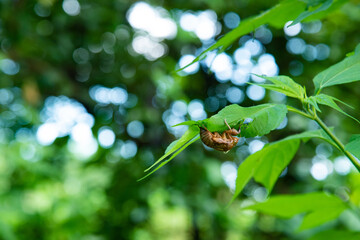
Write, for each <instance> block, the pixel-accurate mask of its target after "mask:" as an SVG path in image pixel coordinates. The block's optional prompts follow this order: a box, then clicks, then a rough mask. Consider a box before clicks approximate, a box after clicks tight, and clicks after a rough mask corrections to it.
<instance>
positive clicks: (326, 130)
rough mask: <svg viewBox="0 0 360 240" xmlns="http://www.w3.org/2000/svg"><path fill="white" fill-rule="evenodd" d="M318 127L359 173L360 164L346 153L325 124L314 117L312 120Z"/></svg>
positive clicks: (342, 145)
mask: <svg viewBox="0 0 360 240" xmlns="http://www.w3.org/2000/svg"><path fill="white" fill-rule="evenodd" d="M313 119H314V120H315V121H316V122H317V123H318V124H319V126H320V127H321V128H322V129H323V130H324V131H325V132H326V134H327V135H328V136H329V137H330V138H331V139H332V140H333V141H334V142H335V144H336V145H337V146H338V147H339V149H340V150H341V151H342V152H343V153H344V154H345V156H346V157H347V158H349V159H350V161H351V162H352V163H353V164H354V166H355V167H356V169H357V170H358V171H359V172H360V162H359V161H358V160H357V159H356V158H355V157H354V156H353V155H352V154H351V153H349V152H348V151H346V150H345V146H344V144H342V142H340V140H339V139H338V138H337V137H336V136H335V135H334V134H333V133H332V132H331V131H330V129H329V128H328V127H327V126H326V125H325V123H324V122H323V121H322V120H321V119H320V118H319V117H318V116H316V115H315V117H314V118H313Z"/></svg>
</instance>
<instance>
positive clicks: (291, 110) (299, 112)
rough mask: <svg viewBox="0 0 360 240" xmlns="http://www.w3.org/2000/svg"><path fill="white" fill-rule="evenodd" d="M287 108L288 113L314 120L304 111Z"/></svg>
mask: <svg viewBox="0 0 360 240" xmlns="http://www.w3.org/2000/svg"><path fill="white" fill-rule="evenodd" d="M286 107H287V109H288V111H290V112H294V113H297V114H299V115H302V116H304V117H306V118H309V119H311V120H313V119H314V118H313V117H312V116H311V115H309V114H307V113H305V112H303V111H300V110H299V109H296V108H294V107H291V106H286Z"/></svg>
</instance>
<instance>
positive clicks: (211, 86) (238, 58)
mask: <svg viewBox="0 0 360 240" xmlns="http://www.w3.org/2000/svg"><path fill="white" fill-rule="evenodd" d="M334 2H335V3H336V4H338V5H339V6H338V7H337V8H336V9H334V10H333V11H329V12H328V13H327V14H326V15H324V17H323V18H322V19H321V20H314V21H310V22H305V23H301V24H300V23H299V24H297V25H295V26H294V27H292V28H286V27H285V28H283V29H276V28H273V27H271V26H268V25H263V26H261V27H259V28H257V29H254V31H253V32H252V33H251V34H249V35H246V36H243V37H241V38H240V39H239V40H238V41H236V42H235V43H234V44H232V45H231V46H229V47H228V49H226V51H225V52H224V53H220V54H219V55H218V56H217V57H215V55H216V54H215V53H212V54H209V56H208V57H206V58H205V59H204V60H202V61H201V63H200V64H199V63H197V64H194V65H192V66H191V67H189V68H187V69H185V70H184V71H181V72H179V73H175V72H174V71H175V70H176V69H178V68H180V67H184V66H185V65H186V64H188V63H189V62H191V61H192V60H193V59H194V58H195V56H197V55H198V54H200V53H201V51H203V50H205V49H206V48H207V47H209V46H211V45H212V44H213V43H214V42H215V41H216V40H218V39H219V38H220V37H221V36H222V35H224V34H226V33H227V32H229V31H230V30H231V29H234V28H235V27H236V26H238V25H239V24H241V22H242V21H243V19H246V18H248V17H250V16H253V15H257V14H259V13H261V12H262V11H264V10H266V9H269V8H271V7H273V6H274V5H275V4H276V3H277V1H264V0H261V1H247V0H246V1H235V0H230V1H226V2H224V1H219V0H211V1H208V0H202V1H186V2H184V1H147V2H134V1H125V0H118V1H109V0H105V1H101V2H100V1H82V0H64V1H54V0H39V1H32V0H30V1H21V0H18V1H12V0H1V1H0V48H1V49H0V150H1V153H2V154H0V216H1V217H0V239H6V240H13V239H54V240H55V239H84V240H85V239H86V240H87V239H89V240H95V239H99V240H100V239H134V240H142V239H178V240H181V239H229V240H230V239H308V238H310V237H311V236H314V235H315V234H317V233H319V232H322V231H328V230H331V229H332V230H339V231H340V230H343V231H344V233H343V234H344V235H342V236H347V235H346V234H348V235H349V236H350V235H351V234H353V233H349V232H346V231H360V214H359V213H357V212H358V207H359V206H360V175H359V173H357V172H356V170H354V169H353V167H352V166H351V163H350V162H349V161H348V160H347V159H346V158H344V157H343V156H342V155H341V153H340V152H339V151H337V150H336V149H335V148H333V147H331V146H330V145H329V144H326V143H323V142H320V141H317V140H312V141H310V142H309V143H308V144H306V145H301V151H299V152H298V153H297V154H296V156H295V159H294V160H293V161H292V163H291V164H290V165H289V167H288V168H286V170H285V171H284V172H283V174H282V175H281V178H280V179H279V180H278V181H277V183H276V185H275V187H274V190H273V193H274V194H280V193H281V194H285V193H286V194H290V193H292V194H294V193H304V192H313V191H325V192H329V193H332V194H335V195H337V196H340V198H341V199H343V200H344V201H347V200H349V199H351V202H352V203H353V204H354V208H355V210H354V211H346V212H344V213H343V214H342V215H341V216H340V217H339V218H338V219H337V220H335V221H331V222H329V223H327V224H324V225H322V226H320V227H317V228H314V229H311V230H306V231H302V232H298V231H296V229H297V228H298V227H299V223H300V220H301V216H295V217H292V218H290V219H287V220H284V219H277V218H275V217H273V216H269V215H264V214H258V213H256V212H254V211H250V210H247V211H243V210H241V207H243V206H246V205H248V204H249V203H251V202H254V201H259V202H261V201H264V200H265V199H266V196H267V192H266V189H265V188H264V187H262V186H261V185H259V184H257V183H255V182H251V183H250V184H248V185H247V186H246V187H245V189H244V192H243V194H242V196H241V197H240V198H239V199H238V200H235V201H234V202H233V204H232V205H230V206H229V207H226V206H227V204H228V202H229V201H230V199H231V197H232V192H233V191H234V184H235V178H236V170H237V167H238V166H239V165H240V163H241V162H242V161H243V160H244V159H245V158H246V157H247V156H249V155H250V154H252V153H254V152H255V151H257V150H259V149H260V148H261V147H262V146H264V144H265V143H267V142H271V141H275V140H278V139H282V138H284V137H286V136H287V135H289V134H291V133H297V132H299V131H301V130H307V129H310V130H311V129H315V128H316V126H315V124H314V122H313V121H310V120H307V119H303V118H301V117H299V116H297V115H294V114H289V115H288V117H287V118H286V121H284V122H283V124H282V125H281V128H279V129H278V130H276V131H274V132H272V134H271V135H268V136H264V137H261V138H247V139H244V138H242V139H241V140H240V143H239V146H237V147H236V148H234V149H233V150H232V151H230V152H229V153H228V154H223V153H219V152H215V151H212V150H211V149H209V148H206V147H204V146H203V145H202V144H201V143H200V142H198V143H197V144H192V145H191V146H190V147H189V148H188V149H186V150H185V151H184V152H182V153H181V154H179V155H178V156H177V157H176V159H175V160H174V161H172V162H171V164H168V165H167V166H165V167H163V168H162V169H161V170H159V171H158V172H156V174H154V175H153V176H151V177H150V178H149V179H146V180H144V181H142V182H137V181H136V180H137V179H139V178H140V177H142V176H143V170H144V169H145V168H147V167H148V166H150V165H151V164H152V163H154V162H155V161H156V160H157V159H158V158H159V157H160V156H161V155H162V154H163V152H164V151H165V149H166V146H167V145H168V144H169V143H170V142H171V141H173V140H175V139H176V138H178V137H179V136H181V135H182V134H183V133H184V131H185V130H186V126H181V127H177V128H172V127H171V126H172V125H175V124H177V123H180V122H182V121H185V120H200V119H204V118H207V117H210V116H211V115H213V114H215V113H216V112H217V111H219V110H220V109H222V108H223V107H225V106H227V105H229V104H231V103H235V104H240V105H241V106H253V105H257V104H259V103H265V102H269V101H270V102H278V103H279V102H283V101H285V97H284V96H283V95H281V94H276V93H274V92H269V91H266V92H265V91H264V90H263V89H261V88H260V89H259V88H256V86H252V85H247V84H246V83H247V82H249V81H250V82H251V81H252V82H257V81H259V80H258V79H256V78H253V77H250V75H249V73H250V72H252V73H259V74H262V73H263V74H266V73H268V74H273V75H278V74H279V75H280V74H281V75H288V76H292V77H293V78H294V79H296V81H297V82H299V83H301V84H302V85H305V86H306V87H307V89H313V86H312V82H311V79H312V78H313V77H314V76H315V75H316V74H317V73H319V72H320V71H322V70H324V69H326V68H327V67H329V66H331V65H333V64H335V63H336V62H339V61H340V60H341V59H343V58H344V57H345V55H346V54H347V53H349V52H352V51H353V50H354V49H355V47H356V45H357V44H358V43H359V42H360V34H359V28H358V26H359V23H360V3H359V1H356V0H350V1H340V0H339V1H334ZM264 61H265V62H266V61H268V63H269V61H270V63H269V64H267V65H261V64H260V63H261V62H264ZM325 92H326V93H331V94H332V95H333V96H335V97H337V98H339V99H341V100H343V101H344V102H346V103H348V104H350V105H351V106H353V107H354V109H349V108H348V109H346V110H347V111H348V112H349V113H351V114H352V115H353V116H354V117H355V118H357V119H360V112H359V111H358V109H360V101H359V93H360V85H359V84H358V83H356V82H355V83H350V84H346V85H340V86H337V87H332V88H329V89H326V90H325ZM290 101H291V100H290ZM296 104H297V103H296V102H294V105H296ZM321 116H322V117H323V119H324V121H325V122H326V123H327V124H328V125H330V126H334V127H335V132H336V133H337V134H338V135H339V137H340V138H341V139H345V140H347V139H348V138H349V136H350V134H355V133H359V131H360V128H359V125H357V124H356V123H355V122H354V121H353V120H352V119H350V118H346V117H345V116H342V115H338V114H337V113H336V112H335V111H333V110H331V109H328V108H324V110H323V112H322V114H321ZM339 231H337V232H336V233H337V234H339ZM327 234H329V233H327ZM331 236H333V237H335V236H338V235H336V234H332V235H331ZM314 239H316V238H314ZM327 239H329V238H327ZM354 239H355V238H354Z"/></svg>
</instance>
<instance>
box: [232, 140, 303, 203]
mask: <svg viewBox="0 0 360 240" xmlns="http://www.w3.org/2000/svg"><path fill="white" fill-rule="evenodd" d="M299 143H300V141H299V140H298V139H292V140H283V141H279V142H275V143H271V144H268V145H266V146H265V147H264V148H263V149H261V150H260V151H257V152H255V153H254V154H252V155H250V156H249V157H247V158H246V159H245V161H244V162H243V163H242V164H241V165H240V166H239V168H238V171H237V178H236V186H235V193H234V195H233V198H232V200H231V201H233V200H234V199H235V198H236V197H237V196H238V195H239V194H240V193H241V191H242V190H243V189H244V187H245V185H246V184H247V183H248V182H249V181H250V179H251V178H252V177H254V179H255V181H257V182H259V183H262V184H263V185H264V186H265V187H266V189H267V190H268V192H271V190H272V188H273V186H274V184H275V182H276V180H277V178H278V177H279V176H280V174H281V172H282V171H283V170H284V169H285V167H286V166H287V165H288V164H289V163H290V161H291V160H292V158H293V157H294V155H295V153H296V151H297V149H298V148H299Z"/></svg>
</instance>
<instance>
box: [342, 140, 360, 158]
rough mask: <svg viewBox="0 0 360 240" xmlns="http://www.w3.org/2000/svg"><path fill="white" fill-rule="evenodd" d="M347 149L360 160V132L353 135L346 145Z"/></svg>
mask: <svg viewBox="0 0 360 240" xmlns="http://www.w3.org/2000/svg"><path fill="white" fill-rule="evenodd" d="M345 150H346V151H349V152H350V153H351V154H352V155H354V156H355V157H356V158H357V159H359V160H360V134H355V135H352V136H351V138H350V141H349V143H348V144H346V145H345Z"/></svg>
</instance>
